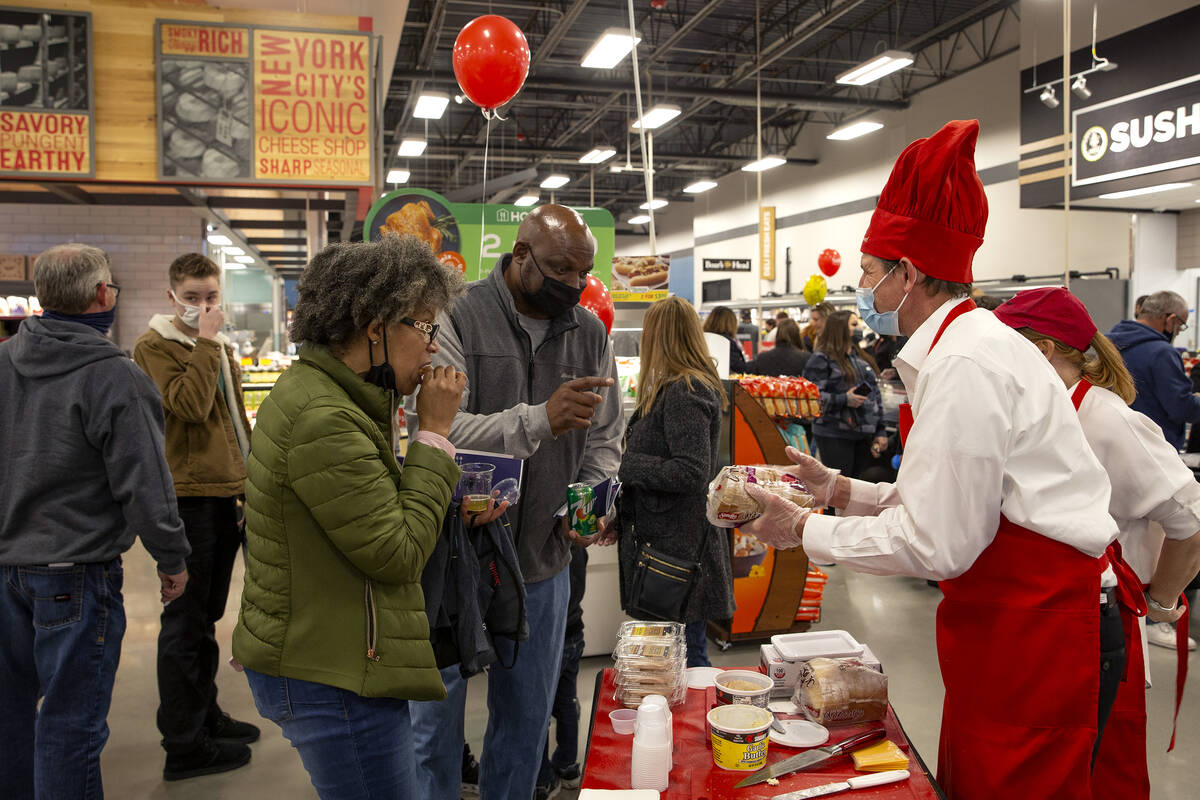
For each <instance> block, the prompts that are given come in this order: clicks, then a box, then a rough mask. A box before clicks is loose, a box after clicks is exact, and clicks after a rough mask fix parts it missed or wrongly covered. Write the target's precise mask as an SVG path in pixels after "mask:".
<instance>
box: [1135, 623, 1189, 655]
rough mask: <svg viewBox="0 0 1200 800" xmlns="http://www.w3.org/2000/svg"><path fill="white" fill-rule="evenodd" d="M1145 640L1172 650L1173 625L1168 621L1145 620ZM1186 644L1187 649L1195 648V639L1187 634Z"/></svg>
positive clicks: (1173, 642) (1173, 645)
mask: <svg viewBox="0 0 1200 800" xmlns="http://www.w3.org/2000/svg"><path fill="white" fill-rule="evenodd" d="M1146 641H1148V642H1150V644H1154V645H1158V646H1159V647H1165V648H1167V649H1168V650H1174V649H1175V626H1174V625H1172V624H1171V623H1169V622H1147V623H1146ZM1187 646H1188V650H1195V649H1196V640H1195V639H1193V638H1192V637H1190V636H1189V637H1188V640H1187Z"/></svg>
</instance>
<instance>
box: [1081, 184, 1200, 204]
mask: <svg viewBox="0 0 1200 800" xmlns="http://www.w3.org/2000/svg"><path fill="white" fill-rule="evenodd" d="M1189 186H1191V184H1190V183H1160V184H1159V185H1158V186H1143V187H1142V188H1140V189H1126V190H1125V191H1123V192H1106V193H1105V194H1102V195H1100V199H1101V200H1123V199H1125V198H1126V197H1140V196H1141V195H1144V194H1158V193H1159V192H1170V191H1173V190H1175V189H1186V188H1188V187H1189Z"/></svg>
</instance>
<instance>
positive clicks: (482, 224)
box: [479, 111, 492, 278]
mask: <svg viewBox="0 0 1200 800" xmlns="http://www.w3.org/2000/svg"><path fill="white" fill-rule="evenodd" d="M483 118H484V119H485V120H487V129H486V131H485V132H484V134H483V184H482V186H483V199H482V201H481V202H480V203H479V277H480V278H482V277H483V242H484V238H485V237H484V232H485V230H486V226H487V221H486V220H485V218H484V215H485V213H486V212H487V165H488V143H489V142H491V139H492V118H491V117H489V116H488V113H487V111H484V112H483Z"/></svg>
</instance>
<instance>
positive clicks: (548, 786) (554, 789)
mask: <svg viewBox="0 0 1200 800" xmlns="http://www.w3.org/2000/svg"><path fill="white" fill-rule="evenodd" d="M558 789H559V784H558V776H557V775H553V774H552V775H551V776H550V783H539V784H538V785H537V786H536V787H534V790H533V800H550V798H551V797H554V796H555V795H556V794H558Z"/></svg>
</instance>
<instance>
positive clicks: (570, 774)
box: [554, 764, 583, 789]
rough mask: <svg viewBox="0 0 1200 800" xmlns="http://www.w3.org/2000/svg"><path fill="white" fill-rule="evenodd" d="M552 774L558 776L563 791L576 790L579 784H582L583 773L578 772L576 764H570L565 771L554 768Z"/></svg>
mask: <svg viewBox="0 0 1200 800" xmlns="http://www.w3.org/2000/svg"><path fill="white" fill-rule="evenodd" d="M554 772H555V773H556V774H557V775H558V780H559V781H560V782H561V783H562V785H563V788H564V789H578V788H579V784H580V783H582V782H583V773H581V772H580V771H579V765H578V764H571V765H570V766H569V767H567V768H565V769H559V768H558V767H555V768H554Z"/></svg>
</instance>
